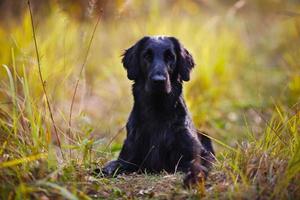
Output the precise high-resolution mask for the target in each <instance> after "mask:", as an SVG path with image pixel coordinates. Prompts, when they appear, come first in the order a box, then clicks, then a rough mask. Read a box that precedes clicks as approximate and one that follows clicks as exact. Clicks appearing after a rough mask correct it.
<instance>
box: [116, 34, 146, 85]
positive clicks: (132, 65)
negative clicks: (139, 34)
mask: <svg viewBox="0 0 300 200" xmlns="http://www.w3.org/2000/svg"><path fill="white" fill-rule="evenodd" d="M148 39H149V37H147V36H146V37H143V38H142V39H140V40H139V41H138V42H137V43H136V44H135V45H133V46H132V47H130V48H129V49H127V50H125V52H124V54H123V55H122V56H123V58H122V63H123V66H124V68H125V69H126V70H127V77H128V79H130V80H136V79H137V78H138V74H139V71H140V69H139V68H140V67H139V65H140V55H139V54H140V52H141V48H142V47H143V45H144V44H145V42H146V41H147V40H148Z"/></svg>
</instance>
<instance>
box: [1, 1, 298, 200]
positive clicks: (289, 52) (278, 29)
mask: <svg viewBox="0 0 300 200" xmlns="http://www.w3.org/2000/svg"><path fill="white" fill-rule="evenodd" d="M155 2H156V3H155ZM182 6H183V7H184V8H185V9H186V10H184V12H183V11H182V10H179V9H178V8H179V6H177V7H176V6H174V8H173V9H171V10H169V11H167V12H162V8H163V5H160V4H159V3H158V1H154V2H153V3H151V4H150V5H149V8H148V9H149V12H148V14H147V12H146V14H145V13H144V14H142V13H139V12H136V13H135V14H136V15H137V18H133V17H132V16H126V13H125V14H124V13H120V16H121V17H119V18H118V17H116V18H111V19H100V22H99V25H98V27H97V30H96V32H95V34H93V30H94V29H95V25H94V24H95V23H96V22H95V21H93V20H91V21H92V23H89V22H79V21H75V20H73V19H72V18H70V17H69V15H67V14H66V13H64V12H63V11H61V10H60V7H58V6H57V5H56V4H54V5H52V8H51V12H50V15H49V16H48V17H47V18H44V19H39V18H38V17H35V16H36V15H33V16H34V17H33V25H34V26H33V27H34V28H35V29H36V30H35V31H36V32H35V34H34V37H35V39H36V42H37V44H38V45H35V43H34V38H33V37H32V34H33V32H32V26H31V18H30V14H29V12H26V14H25V16H24V17H23V19H22V21H21V22H19V23H17V24H14V23H12V25H11V26H10V27H4V26H0V46H1V50H0V52H1V54H0V64H1V65H2V66H1V68H0V77H1V80H0V199H54V198H55V199H57V198H58V199H103V198H110V199H198V198H199V197H200V198H203V199H254V198H255V199H257V198H260V199H298V198H300V196H299V194H300V182H299V180H300V135H299V130H300V126H299V124H300V112H299V102H300V68H299V56H298V55H299V51H300V49H299V37H300V29H299V27H300V21H299V17H297V16H296V17H295V16H294V17H287V16H281V15H275V16H274V15H271V16H272V18H269V17H270V16H269V15H268V13H256V15H255V16H252V15H251V14H249V13H248V14H247V13H245V14H239V15H234V14H232V12H231V10H230V9H224V8H222V12H219V13H218V14H208V13H203V12H202V11H201V10H197V9H198V8H197V7H195V5H194V4H192V3H191V2H189V1H188V2H187V3H186V4H185V5H182ZM294 9H295V12H297V11H298V12H299V5H298V7H297V6H295V7H294ZM124 12H125V11H124ZM33 14H35V13H33ZM122 14H123V15H124V16H123V15H122ZM122 16H123V17H122ZM257 18H258V19H257ZM157 21H159V24H160V25H159V26H158V25H157ZM145 22H147V23H145ZM174 22H176V23H174ZM154 34H160V35H161V34H166V35H173V36H176V37H178V38H179V39H180V40H181V41H182V42H183V44H185V46H186V47H187V48H188V49H189V50H190V51H191V52H192V54H193V56H194V58H195V62H196V63H197V66H196V68H195V70H194V71H193V73H192V78H191V81H190V82H188V83H186V84H185V86H184V89H185V94H184V95H185V98H186V100H187V104H188V107H189V109H190V111H191V113H192V116H193V119H194V122H195V124H196V126H197V127H199V128H200V129H204V130H206V131H207V132H208V133H210V135H211V136H212V138H213V140H214V145H215V147H216V152H217V161H216V163H215V166H214V169H213V171H212V172H211V175H210V177H209V178H208V180H207V181H206V182H205V190H203V188H194V189H192V190H185V189H183V187H182V184H181V179H182V174H180V173H178V174H164V173H162V174H160V175H153V174H132V175H128V176H125V175H123V176H120V177H118V178H112V179H106V178H100V177H94V176H92V175H91V171H92V170H93V169H94V168H95V167H96V166H102V165H103V163H105V162H106V161H107V160H110V159H112V158H114V157H116V156H117V154H118V152H119V150H120V148H121V145H122V141H123V139H124V136H125V132H124V128H123V127H124V125H125V123H126V119H127V117H128V113H129V111H130V107H131V104H132V98H131V94H130V84H131V83H130V82H129V81H128V80H127V79H126V74H125V71H124V70H123V68H122V66H121V63H120V55H121V54H122V51H123V50H124V49H125V48H128V47H129V46H130V45H132V44H133V43H134V42H135V41H136V40H137V39H138V38H140V37H142V36H143V35H154ZM91 38H93V42H90V41H91ZM88 49H89V50H88ZM36 50H37V51H38V52H39V56H38V57H39V58H40V63H38V62H37V60H36V52H35V51H36ZM82 63H84V64H82ZM39 70H41V71H40V73H39ZM41 76H42V82H41V79H40V78H41ZM77 84H78V86H77ZM75 88H77V89H76V92H75V93H76V95H74V89H75ZM45 91H46V92H47V95H45V94H46V93H45ZM73 96H74V99H73ZM72 99H73V100H72ZM47 102H49V104H48V103H47ZM71 105H73V108H72V109H71V110H72V111H71V112H72V114H71V117H72V123H70V113H71V112H70V107H71ZM49 107H51V108H52V110H51V111H49ZM51 112H52V114H53V116H52V117H53V120H52V119H51V118H52V117H51ZM53 125H54V126H56V127H57V135H58V137H57V138H56V137H55V130H54V126H53ZM58 138H59V139H58ZM59 143H61V148H60V147H59ZM60 151H62V152H63V154H64V158H63V157H62V155H61V153H60Z"/></svg>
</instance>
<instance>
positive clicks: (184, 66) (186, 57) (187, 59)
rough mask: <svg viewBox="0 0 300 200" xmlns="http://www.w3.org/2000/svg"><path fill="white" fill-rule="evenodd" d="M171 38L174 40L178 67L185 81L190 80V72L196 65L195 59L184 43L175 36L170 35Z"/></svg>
mask: <svg viewBox="0 0 300 200" xmlns="http://www.w3.org/2000/svg"><path fill="white" fill-rule="evenodd" d="M170 40H171V41H172V42H173V44H174V47H175V51H176V57H177V61H176V62H177V63H176V65H177V69H178V73H179V75H180V77H181V80H183V81H189V80H190V72H191V70H192V68H193V67H194V66H195V63H194V59H193V57H192V55H191V54H190V53H189V52H188V50H186V49H185V48H184V47H183V46H182V44H181V43H180V42H179V41H178V39H176V38H174V37H170Z"/></svg>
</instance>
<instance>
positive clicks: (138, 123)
mask: <svg viewBox="0 0 300 200" xmlns="http://www.w3.org/2000/svg"><path fill="white" fill-rule="evenodd" d="M123 56H124V57H123V59H122V62H123V65H124V67H125V69H126V70H127V76H128V78H129V79H130V80H133V81H134V84H133V87H132V91H133V96H134V105H133V109H132V112H131V114H130V117H129V120H128V122H127V125H126V128H127V138H126V140H125V142H124V145H123V148H122V150H121V152H120V155H119V158H118V159H117V160H114V161H111V162H109V163H108V164H107V165H106V166H105V167H104V168H103V169H102V172H103V174H104V175H115V174H119V173H130V172H135V171H137V172H138V171H147V172H154V173H156V172H160V171H163V170H164V171H166V172H170V173H173V172H175V171H182V172H185V173H187V175H186V177H185V180H184V184H185V185H186V186H190V185H192V184H195V183H197V182H198V181H199V179H201V178H205V177H206V176H207V173H208V171H209V169H210V168H211V164H212V162H213V161H214V155H213V154H214V151H213V148H212V144H211V141H210V139H209V138H207V137H206V136H204V135H202V134H201V133H199V132H197V131H196V129H195V127H194V125H193V122H192V120H191V118H190V116H189V113H188V110H187V107H186V105H185V102H184V99H183V97H182V81H188V80H189V79H190V71H191V69H192V68H193V67H194V61H193V58H192V56H191V55H190V53H189V52H188V51H187V50H186V49H185V48H184V47H183V46H182V45H181V44H180V43H179V41H178V40H177V39H176V38H174V37H144V38H142V39H141V40H140V41H138V42H137V43H136V44H135V45H134V46H132V47H131V48H129V49H128V50H126V51H125V53H124V55H123Z"/></svg>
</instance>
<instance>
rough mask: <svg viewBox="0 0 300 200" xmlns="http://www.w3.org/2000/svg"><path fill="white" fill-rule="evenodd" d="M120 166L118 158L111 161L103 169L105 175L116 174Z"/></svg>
mask: <svg viewBox="0 0 300 200" xmlns="http://www.w3.org/2000/svg"><path fill="white" fill-rule="evenodd" d="M119 168H120V163H119V162H118V161H117V160H113V161H110V162H109V163H107V164H106V165H105V166H104V167H103V168H102V170H101V172H102V174H103V175H104V176H115V175H117V172H118V170H119Z"/></svg>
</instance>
